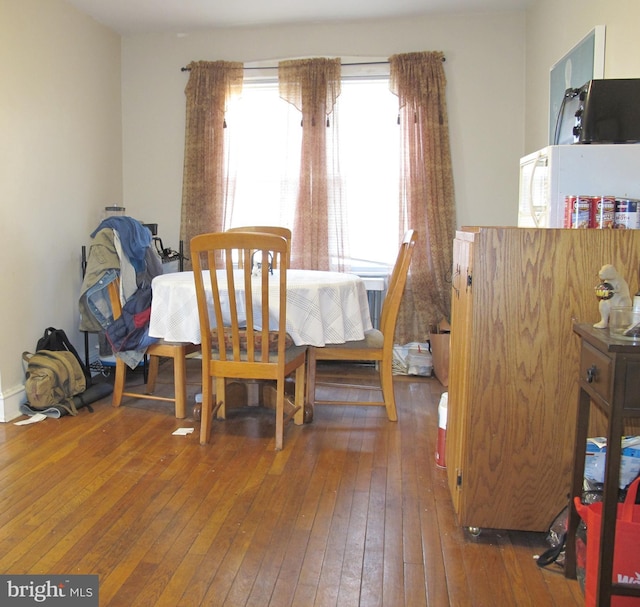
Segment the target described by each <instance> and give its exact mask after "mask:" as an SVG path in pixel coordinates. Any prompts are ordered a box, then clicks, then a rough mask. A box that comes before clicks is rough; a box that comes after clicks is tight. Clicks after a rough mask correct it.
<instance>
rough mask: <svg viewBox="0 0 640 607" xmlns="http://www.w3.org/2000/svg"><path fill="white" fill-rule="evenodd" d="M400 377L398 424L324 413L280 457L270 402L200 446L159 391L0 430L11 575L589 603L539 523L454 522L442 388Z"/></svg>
mask: <svg viewBox="0 0 640 607" xmlns="http://www.w3.org/2000/svg"><path fill="white" fill-rule="evenodd" d="M188 366H189V376H190V378H192V379H194V381H195V382H197V378H198V369H197V361H189V362H188ZM163 373H164V374H165V375H170V364H168V365H162V367H161V375H162V374H163ZM130 375H131V374H130ZM341 375H343V376H344V375H345V374H344V373H341ZM132 379H133V381H134V382H135V381H136V380H138V381H139V378H136V377H135V376H134V377H133V378H132ZM160 379H163V378H162V377H161V378H160ZM164 380H165V381H166V382H169V383H170V382H171V378H170V377H164ZM395 383H396V385H395V390H396V397H397V403H398V417H399V421H398V422H397V423H393V422H389V421H387V419H386V416H385V410H384V409H383V408H379V407H368V408H365V407H341V406H331V407H326V406H325V407H317V408H316V411H315V417H314V420H313V423H311V424H305V425H304V426H294V425H293V423H291V424H289V425H288V426H287V428H286V430H285V449H284V451H281V452H275V451H274V450H273V444H274V439H273V434H274V432H273V423H274V420H273V415H272V413H271V412H270V411H268V410H263V409H253V410H251V411H249V412H247V411H246V410H241V411H235V412H233V413H232V414H231V415H230V416H229V419H227V420H226V421H224V422H215V423H214V424H213V431H212V439H211V443H210V444H209V445H208V446H206V447H202V446H200V444H199V443H198V423H197V422H195V421H194V420H193V419H186V420H177V419H175V418H174V417H173V405H172V404H171V403H158V402H154V401H143V400H138V401H133V400H131V399H125V401H124V403H123V406H122V407H121V408H120V409H114V408H112V407H111V405H110V399H106V400H105V401H100V402H99V403H96V404H95V405H94V412H93V413H90V412H88V411H87V410H81V412H80V414H79V415H78V416H77V417H64V418H62V419H59V420H55V419H47V420H45V421H44V422H41V423H37V424H34V425H28V426H15V425H14V424H12V423H8V424H0V573H12V574H19V573H30V574H54V573H55V574H82V573H86V574H89V573H92V574H98V575H99V580H100V606H101V607H107V606H109V607H114V606H122V607H133V606H138V605H149V606H159V607H165V606H166V607H177V606H185V607H195V606H198V605H203V606H214V605H225V606H229V607H239V606H245V605H246V606H255V607H267V606H273V607H283V606H287V605H297V606H301V607H309V606H312V605H315V606H323V607H324V606H337V607H348V606H358V605H359V606H362V607H369V606H374V605H375V606H384V607H402V606H407V607H419V606H423V605H429V606H432V607H439V606H447V605H456V606H467V605H468V606H474V607H476V606H478V607H479V606H483V605H487V606H489V605H490V606H502V605H504V606H517V607H522V606H527V605H531V606H534V605H535V606H536V607H546V606H557V607H567V606H569V607H570V606H572V605H576V606H577V605H584V599H583V596H582V593H581V590H580V588H579V586H578V584H577V582H575V581H573V580H566V579H565V578H564V576H563V575H562V574H561V573H560V572H558V571H547V570H542V569H540V568H538V567H537V566H536V564H535V561H534V558H533V556H534V555H535V554H538V553H540V552H542V551H543V550H544V549H546V547H547V545H546V542H545V537H544V534H535V533H525V532H514V531H495V530H494V531H492V530H483V532H482V533H481V535H480V536H479V537H478V538H474V537H472V536H470V535H469V534H468V533H467V532H466V531H465V530H463V529H461V528H460V527H458V525H457V523H456V520H455V515H454V512H453V508H452V505H451V499H450V496H449V490H448V487H447V483H446V472H445V471H444V470H442V469H439V468H437V467H436V465H435V460H434V453H435V443H436V438H437V406H438V401H439V397H440V394H441V392H442V391H443V390H444V388H443V387H442V386H441V384H440V383H439V382H438V381H437V380H436V379H424V378H422V379H417V380H416V379H415V378H414V379H413V380H408V379H407V378H398V380H397V381H396V382H395ZM329 389H331V390H344V391H352V390H351V388H349V387H332V388H322V387H321V386H319V390H320V391H321V390H329ZM198 390H199V387H198V385H197V383H194V384H190V386H189V402H193V396H194V394H195V393H196V392H197V391H198ZM359 394H361V395H362V396H361V398H363V399H365V398H368V397H369V395H368V394H367V393H366V392H364V393H362V392H359ZM180 427H193V428H195V432H194V433H193V434H190V435H187V436H173V435H172V432H173V431H174V430H175V429H176V428H180Z"/></svg>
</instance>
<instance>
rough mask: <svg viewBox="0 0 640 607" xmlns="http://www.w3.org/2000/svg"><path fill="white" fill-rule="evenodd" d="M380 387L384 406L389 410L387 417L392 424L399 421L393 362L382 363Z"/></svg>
mask: <svg viewBox="0 0 640 607" xmlns="http://www.w3.org/2000/svg"><path fill="white" fill-rule="evenodd" d="M380 386H381V388H382V398H383V399H384V406H385V407H386V409H387V417H388V418H389V421H391V422H397V421H398V412H397V410H396V398H395V395H394V393H393V370H392V368H391V361H389V362H388V364H387V361H384V360H382V361H380Z"/></svg>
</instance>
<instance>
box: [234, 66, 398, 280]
mask: <svg viewBox="0 0 640 607" xmlns="http://www.w3.org/2000/svg"><path fill="white" fill-rule="evenodd" d="M338 103H339V108H338V116H339V125H338V127H339V138H340V141H339V154H340V173H341V176H342V183H343V187H344V192H343V195H344V198H343V200H344V201H346V204H345V207H346V209H347V213H348V217H347V218H346V223H347V225H348V242H349V250H350V257H351V258H352V260H353V261H352V269H353V270H356V271H357V270H359V269H362V268H364V269H366V268H369V267H370V268H373V269H375V267H376V266H377V265H379V264H380V265H383V266H388V265H390V264H392V263H393V262H394V261H395V256H396V254H397V249H398V243H397V237H398V221H399V210H398V209H399V202H398V200H399V194H398V184H399V177H398V171H399V164H400V160H399V155H400V141H399V137H400V132H399V127H398V125H397V115H398V99H397V97H396V96H395V95H393V94H392V93H391V92H390V91H389V82H388V78H382V79H348V80H343V83H342V92H341V95H340V97H339V99H338ZM226 121H227V124H228V133H227V135H228V141H229V175H230V183H231V187H232V188H233V190H232V199H233V201H234V202H233V211H232V213H231V214H230V215H229V216H228V218H227V224H228V226H227V227H232V226H239V225H261V224H262V225H274V224H279V225H285V226H288V227H292V223H293V205H294V204H295V198H296V183H290V182H289V181H294V182H295V181H296V176H297V174H298V167H299V165H300V142H301V128H300V114H299V112H298V111H297V110H296V109H295V108H293V106H291V105H290V104H288V103H286V102H285V101H283V100H282V99H280V97H279V94H278V85H277V82H270V83H261V84H255V83H250V82H245V84H244V90H243V93H242V98H241V99H240V100H238V101H236V102H234V103H233V104H232V105H231V106H230V107H229V109H228V112H227V117H226ZM288 180H289V181H288Z"/></svg>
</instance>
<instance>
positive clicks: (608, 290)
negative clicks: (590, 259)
mask: <svg viewBox="0 0 640 607" xmlns="http://www.w3.org/2000/svg"><path fill="white" fill-rule="evenodd" d="M598 277H599V278H600V280H601V281H602V283H601V284H599V285H598V286H597V287H596V295H597V296H598V299H599V300H600V303H599V304H598V309H599V310H600V322H597V323H596V324H594V325H593V326H594V327H595V328H596V329H606V328H607V327H608V326H609V313H610V312H611V308H618V307H622V306H630V305H631V295H630V294H629V285H628V284H627V282H626V280H625V279H624V278H622V276H620V274H618V271H617V270H616V269H615V268H614V267H613V266H612V265H611V264H606V265H604V266H602V268H600V272H598Z"/></svg>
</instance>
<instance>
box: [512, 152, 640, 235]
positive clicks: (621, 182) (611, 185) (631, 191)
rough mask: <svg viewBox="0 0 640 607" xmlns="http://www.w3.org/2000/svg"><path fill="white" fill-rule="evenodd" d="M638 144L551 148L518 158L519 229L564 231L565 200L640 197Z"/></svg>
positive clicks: (639, 155) (639, 153)
mask: <svg viewBox="0 0 640 607" xmlns="http://www.w3.org/2000/svg"><path fill="white" fill-rule="evenodd" d="M639 175H640V144H632V143H629V144H573V145H550V146H547V147H546V148H543V149H541V150H539V151H538V152H534V153H533V154H529V155H527V156H525V157H524V158H522V159H521V160H520V195H519V206H518V226H519V227H524V228H562V227H564V201H565V197H566V196H615V197H617V198H638V199H640V177H638V176H639Z"/></svg>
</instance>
